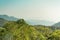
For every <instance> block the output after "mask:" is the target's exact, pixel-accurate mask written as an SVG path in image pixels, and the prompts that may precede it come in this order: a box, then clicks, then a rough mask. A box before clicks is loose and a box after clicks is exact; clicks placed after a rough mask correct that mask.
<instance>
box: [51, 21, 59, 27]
mask: <svg viewBox="0 0 60 40" xmlns="http://www.w3.org/2000/svg"><path fill="white" fill-rule="evenodd" d="M52 26H54V27H60V22H58V23H55V24H54V25H52Z"/></svg>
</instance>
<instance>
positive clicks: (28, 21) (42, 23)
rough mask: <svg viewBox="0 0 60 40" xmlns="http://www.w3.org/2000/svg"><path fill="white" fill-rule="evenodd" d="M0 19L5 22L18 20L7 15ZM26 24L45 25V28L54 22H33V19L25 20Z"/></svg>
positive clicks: (1, 16)
mask: <svg viewBox="0 0 60 40" xmlns="http://www.w3.org/2000/svg"><path fill="white" fill-rule="evenodd" d="M0 18H3V19H5V20H9V21H16V20H18V19H19V18H16V17H14V16H8V15H0ZM26 22H27V23H28V24H31V25H46V26H51V25H53V24H54V22H51V21H46V20H34V19H26Z"/></svg>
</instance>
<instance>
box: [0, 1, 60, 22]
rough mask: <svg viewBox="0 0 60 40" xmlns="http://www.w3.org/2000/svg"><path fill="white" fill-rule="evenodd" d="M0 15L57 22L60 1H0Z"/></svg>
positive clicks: (59, 17) (59, 15) (59, 19)
mask: <svg viewBox="0 0 60 40" xmlns="http://www.w3.org/2000/svg"><path fill="white" fill-rule="evenodd" d="M0 14H7V15H9V16H15V17H17V18H24V19H37V20H48V21H53V22H58V21H60V0H0Z"/></svg>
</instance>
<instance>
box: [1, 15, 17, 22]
mask: <svg viewBox="0 0 60 40" xmlns="http://www.w3.org/2000/svg"><path fill="white" fill-rule="evenodd" d="M0 18H3V19H6V20H9V21H16V20H17V19H18V18H16V17H13V16H8V15H0Z"/></svg>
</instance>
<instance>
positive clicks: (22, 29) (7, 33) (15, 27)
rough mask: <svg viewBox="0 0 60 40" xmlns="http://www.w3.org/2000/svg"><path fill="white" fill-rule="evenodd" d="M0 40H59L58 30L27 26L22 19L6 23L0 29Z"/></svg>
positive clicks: (59, 31) (47, 27) (59, 32)
mask: <svg viewBox="0 0 60 40" xmlns="http://www.w3.org/2000/svg"><path fill="white" fill-rule="evenodd" d="M0 40H60V30H57V29H55V30H52V28H50V27H49V26H42V25H39V26H38V25H37V26H36V25H34V26H33V25H29V24H27V23H26V22H25V20H24V19H19V20H17V21H8V22H7V23H6V24H5V25H4V26H3V27H0Z"/></svg>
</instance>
